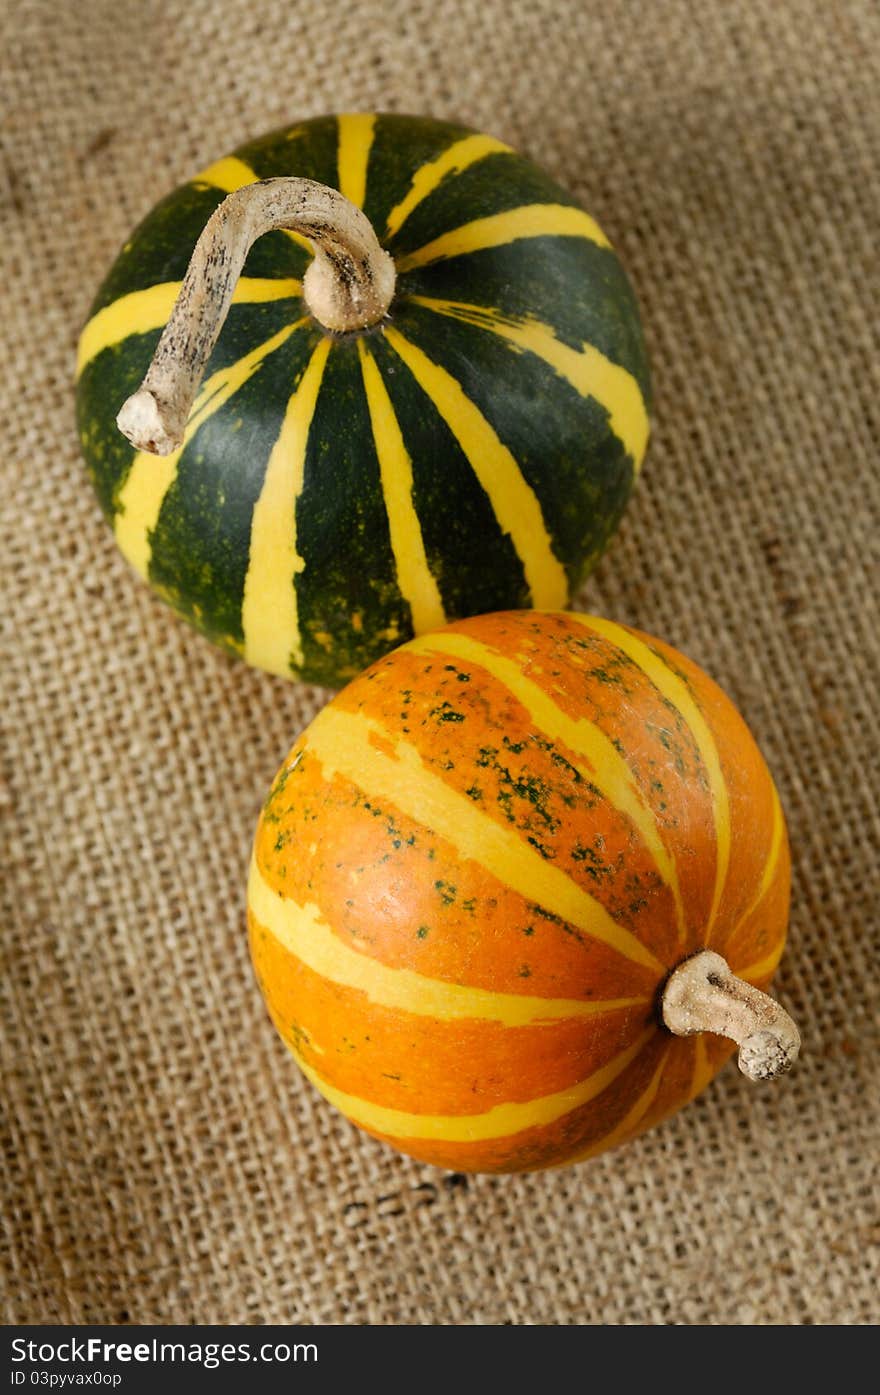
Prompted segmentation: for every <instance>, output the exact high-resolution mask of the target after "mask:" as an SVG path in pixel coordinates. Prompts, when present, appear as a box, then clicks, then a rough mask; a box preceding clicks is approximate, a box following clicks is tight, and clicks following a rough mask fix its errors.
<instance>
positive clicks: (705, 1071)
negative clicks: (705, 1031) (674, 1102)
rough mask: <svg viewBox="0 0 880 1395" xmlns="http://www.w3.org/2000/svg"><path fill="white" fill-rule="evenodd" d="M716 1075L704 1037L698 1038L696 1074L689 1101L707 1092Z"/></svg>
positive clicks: (695, 1050) (692, 1082) (695, 1062)
mask: <svg viewBox="0 0 880 1395" xmlns="http://www.w3.org/2000/svg"><path fill="white" fill-rule="evenodd" d="M714 1073H715V1070H714V1067H713V1065H712V1063H711V1061H710V1060H709V1053H708V1051H707V1050H706V1040H705V1038H704V1037H702V1036H698V1037H697V1038H696V1040H695V1042H694V1073H693V1075H692V1076H691V1084H690V1089H689V1091H688V1099H691V1100H692V1099H696V1097H697V1095H699V1094H700V1093H701V1091H703V1090H705V1088H706V1086H707V1085H708V1084H709V1081H710V1080H711V1079H712V1076H713V1075H714Z"/></svg>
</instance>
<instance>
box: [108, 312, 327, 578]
mask: <svg viewBox="0 0 880 1395" xmlns="http://www.w3.org/2000/svg"><path fill="white" fill-rule="evenodd" d="M308 323H309V321H308V320H305V319H302V320H297V321H296V323H295V324H292V325H285V327H284V329H281V330H279V331H278V333H277V334H273V335H272V338H271V339H267V340H266V341H265V342H264V343H262V344H258V345H257V347H256V348H255V349H252V350H251V352H250V353H249V354H245V356H244V357H243V358H240V359H238V360H237V361H236V362H235V363H231V364H228V365H227V367H226V368H221V369H219V370H218V371H217V372H216V373H213V374H212V375H211V377H210V378H207V379H206V380H205V382H204V383H202V386H201V389H200V391H199V395H198V397H197V398H196V400H195V403H194V404H193V409H192V411H191V412H190V416H189V420H188V422H187V424H186V431H185V432H184V437H183V443H182V444H181V445H180V446H178V448H177V450H175V451H172V452H171V454H170V455H153V454H151V453H150V452H149V451H138V453H137V454H136V455H135V457H134V459H133V460H132V462H131V468H130V470H129V472H128V477H127V478H126V481H125V483H124V485H123V486H122V488H121V490H120V491H119V498H118V500H117V514H116V519H115V522H114V532H115V534H116V541H117V543H118V544H119V547H120V550H121V551H122V553H123V555H124V556H125V557H126V558H127V559H128V561H129V562H130V563H131V565H132V566H133V567H134V568H135V570H136V571H138V572H140V574H141V576H143V577H146V576H147V575H148V573H149V568H150V554H151V550H152V546H151V542H150V535H151V534H152V532H153V529H154V528H155V527H156V524H157V522H158V520H159V513H160V511H161V508H162V504H163V501H164V499H165V495H166V494H167V493H168V490H169V489H170V488H171V486H172V484H173V483H174V481H175V479H176V478H177V466H178V463H179V461H180V457H181V456H182V455H183V452H184V451H185V450H186V448H187V446H188V445H189V443H190V441H191V440H192V438H193V436H194V435H195V434H196V432H197V431H198V429H199V427H200V426H203V425H204V423H205V422H206V421H207V420H208V418H209V417H211V416H213V415H214V413H215V412H216V411H219V409H220V408H221V407H223V406H225V404H226V403H227V402H228V401H229V399H230V398H231V397H233V396H234V395H235V393H237V392H238V390H239V388H241V387H243V386H244V384H245V383H246V382H247V381H248V379H249V378H252V377H253V375H254V373H256V372H257V371H258V369H259V368H260V367H261V365H262V364H263V362H264V360H265V359H267V358H268V356H269V355H270V354H272V353H274V352H275V350H276V349H280V347H281V345H282V344H284V343H286V342H287V340H288V339H289V338H290V336H291V334H293V333H294V331H295V330H297V329H299V328H300V327H301V326H302V325H305V324H308Z"/></svg>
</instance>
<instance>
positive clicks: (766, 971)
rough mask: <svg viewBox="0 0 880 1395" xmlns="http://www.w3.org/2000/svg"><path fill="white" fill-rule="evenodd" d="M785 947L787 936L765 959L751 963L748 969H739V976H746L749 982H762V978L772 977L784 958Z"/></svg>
mask: <svg viewBox="0 0 880 1395" xmlns="http://www.w3.org/2000/svg"><path fill="white" fill-rule="evenodd" d="M784 949H785V938H784V937H783V939H781V940H780V942H779V944H778V945H777V946H776V948H775V949H772V950H771V951H770V953H769V954H766V955H765V956H764V958H763V959H759V960H757V961H756V963H754V964H750V965H749V967H748V968H747V969H737V971H736V974H737V977H738V978H744V979H745V980H746V982H747V983H760V982H761V980H762V979H765V978H770V977H771V975H772V974H774V973H775V972H776V970H777V969H778V967H779V961H780V959H781V958H782V951H783V950H784Z"/></svg>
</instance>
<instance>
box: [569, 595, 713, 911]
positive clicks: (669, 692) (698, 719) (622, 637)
mask: <svg viewBox="0 0 880 1395" xmlns="http://www.w3.org/2000/svg"><path fill="white" fill-rule="evenodd" d="M572 619H573V620H576V621H577V622H578V623H579V624H582V625H583V626H584V627H585V628H586V629H588V630H592V631H594V633H596V634H598V635H601V636H602V637H603V639H607V640H608V642H609V643H610V644H613V645H614V646H615V647H616V648H617V649H620V650H621V651H622V652H623V653H624V654H626V656H627V657H628V658H629V659H631V660H632V661H633V663H634V664H635V665H636V667H637V668H640V669H641V671H642V673H644V675H645V677H646V678H649V679H650V681H651V682H652V683H653V685H654V687H655V688H656V689H657V690H658V692H660V693H661V694H662V695H663V697H665V698H666V700H667V702H670V703H671V704H672V706H673V707H674V708H675V710H676V712H678V714H679V716H680V717H681V718H682V720H683V721H684V723H685V724H686V726H687V727H688V729H689V731H690V733H691V735H692V737H693V739H694V741H695V742H696V745H697V750H698V752H699V755H700V759H701V761H702V763H703V766H704V768H705V771H706V776H707V779H708V781H709V793H710V796H711V800H712V814H713V819H714V823H715V849H716V857H715V886H714V889H713V893H712V905H711V908H710V911H709V918H708V921H707V924H706V938H707V939H708V937H709V935H710V933H711V930H712V926H713V925H714V922H715V916H716V915H717V913H718V907H719V905H720V904H721V896H722V894H723V891H724V886H725V882H726V880H727V869H728V866H729V864H730V801H729V799H728V795H727V782H726V780H725V778H724V773H723V771H722V769H721V759H720V757H719V755H718V748H717V746H716V745H715V739H714V737H713V736H712V732H711V731H710V729H709V724H708V722H707V721H706V719H705V717H704V716H703V714H702V712H701V711H700V709H699V707H698V706H697V704H696V702H695V701H694V699H693V697H692V696H691V694H690V692H689V691H688V687H687V684H686V683H685V682H684V681H683V679H681V678H679V677H678V676H677V674H675V673H673V672H672V669H671V668H670V667H669V665H668V664H666V663H664V661H663V659H661V658H660V657H659V656H658V655H657V654H655V653H654V651H653V650H652V649H650V648H649V647H648V645H647V644H645V642H644V640H641V639H638V638H637V637H636V636H635V635H634V634H630V632H629V631H628V630H624V629H622V628H621V626H620V625H615V624H614V623H613V622H612V621H610V620H602V619H599V618H598V617H597V616H594V615H579V614H577V613H576V612H572Z"/></svg>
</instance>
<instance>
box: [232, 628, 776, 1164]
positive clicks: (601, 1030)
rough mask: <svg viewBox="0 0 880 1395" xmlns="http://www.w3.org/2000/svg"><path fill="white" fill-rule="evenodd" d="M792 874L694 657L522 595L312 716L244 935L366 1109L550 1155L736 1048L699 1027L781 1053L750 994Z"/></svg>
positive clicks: (445, 633) (645, 1122) (400, 659)
mask: <svg viewBox="0 0 880 1395" xmlns="http://www.w3.org/2000/svg"><path fill="white" fill-rule="evenodd" d="M789 881H790V860H789V851H788V842H787V837H786V830H785V822H784V818H783V815H782V810H781V807H780V803H779V799H778V796H777V793H776V790H775V788H774V785H773V782H772V779H771V777H770V775H769V773H768V770H767V767H766V765H765V763H764V761H763V759H762V757H761V755H760V752H759V751H758V749H757V746H756V745H755V742H754V740H753V739H752V737H751V735H750V733H749V731H748V729H747V727H746V725H745V723H744V722H743V720H742V718H741V717H740V716H739V714H738V713H737V711H736V709H735V708H734V707H733V705H732V704H731V703H730V702H729V700H728V699H727V698H726V697H725V695H724V694H723V693H722V692H721V691H720V689H719V688H717V687H716V685H715V684H714V683H713V682H712V681H711V680H710V679H709V678H708V677H707V676H706V675H705V674H704V673H703V672H702V671H701V670H700V669H699V668H698V667H697V666H696V665H695V664H693V663H691V662H690V661H689V660H688V659H686V658H685V657H684V656H683V655H681V654H679V653H677V652H676V651H675V650H673V649H671V648H670V647H669V646H667V645H665V644H662V643H661V642H659V641H658V640H654V639H651V638H649V637H648V636H646V635H642V634H639V633H638V632H637V631H634V630H630V629H627V628H625V627H623V626H619V625H615V624H612V623H610V622H609V621H606V620H601V619H598V618H596V617H592V616H586V615H575V614H569V613H563V612H557V613H540V612H534V611H533V612H528V611H520V612H515V613H514V612H510V613H507V614H497V615H488V616H481V617H478V618H475V619H468V620H463V621H459V622H457V623H456V624H454V625H451V626H449V627H447V628H445V629H443V630H441V631H439V632H436V633H432V634H427V635H424V636H421V637H420V638H417V639H415V640H413V641H411V642H410V643H408V644H406V645H403V646H402V647H400V648H398V649H397V650H395V651H394V652H393V653H391V654H390V655H388V656H386V657H385V658H383V659H381V660H379V661H378V662H377V663H376V664H374V665H373V666H372V667H371V668H370V669H369V670H368V671H367V672H365V673H364V674H362V675H361V676H360V677H359V678H357V679H356V680H355V681H354V682H353V683H351V684H349V686H348V687H347V688H345V689H344V690H343V691H342V692H341V693H339V694H338V695H337V696H336V698H335V699H334V700H333V701H332V702H331V703H330V704H329V705H328V706H327V707H326V708H325V709H324V710H323V711H322V712H321V713H320V714H319V715H318V716H317V717H316V718H315V720H314V721H313V722H312V723H311V725H310V726H309V727H308V728H307V729H306V730H305V731H304V732H303V734H302V736H301V737H300V739H299V740H298V741H297V742H296V745H295V746H294V747H293V750H292V751H291V753H290V755H289V757H288V759H287V761H286V762H285V763H284V765H283V767H282V769H281V771H280V772H279V774H278V776H277V778H276V780H275V782H274V784H273V786H272V789H271V791H270V793H269V796H268V799H267V801H266V804H265V806H264V809H263V812H262V815H261V817H260V821H259V824H258V828H257V833H256V840H255V846H254V856H253V861H252V866H251V875H250V883H249V893H248V919H249V926H250V944H251V953H252V957H253V961H254V965H255V969H256V973H257V977H258V980H259V983H260V986H261V989H262V992H263V994H264V997H265V1000H266V1003H267V1006H268V1009H269V1012H270V1015H271V1017H272V1020H273V1021H274V1023H275V1025H276V1027H277V1029H278V1031H279V1033H280V1034H281V1036H282V1038H283V1040H284V1041H285V1043H286V1044H287V1045H288V1047H289V1048H290V1050H291V1051H292V1052H293V1054H294V1055H295V1056H296V1059H297V1060H298V1062H299V1064H300V1066H301V1067H302V1069H303V1071H304V1072H305V1074H306V1075H307V1076H308V1078H309V1079H310V1080H311V1081H312V1082H313V1083H314V1084H315V1085H316V1086H317V1088H318V1089H319V1090H320V1091H322V1092H323V1094H324V1095H326V1096H327V1098H328V1099H329V1100H331V1101H332V1102H333V1103H334V1104H335V1105H337V1106H338V1107H339V1108H340V1109H341V1110H342V1111H343V1112H344V1113H345V1114H346V1115H347V1116H348V1117H349V1118H350V1119H351V1120H352V1121H353V1122H354V1123H356V1124H358V1125H360V1126H361V1127H363V1128H364V1129H366V1130H368V1131H369V1132H371V1133H373V1134H375V1135H376V1136H378V1137H380V1138H383V1139H385V1140H386V1141H388V1142H391V1143H393V1144H394V1145H395V1146H396V1147H398V1148H400V1149H401V1150H402V1151H404V1152H407V1153H410V1154H413V1155H414V1156H415V1157H417V1158H421V1159H423V1160H424V1161H426V1162H430V1163H436V1164H438V1165H439V1166H442V1167H448V1168H452V1169H453V1170H456V1171H468V1170H472V1171H488V1172H504V1171H520V1170H529V1169H534V1168H544V1167H551V1166H555V1165H558V1164H563V1163H569V1162H574V1161H578V1160H580V1159H582V1158H586V1157H590V1156H592V1155H593V1154H595V1153H597V1152H600V1151H602V1150H603V1149H605V1148H610V1147H613V1146H616V1145H617V1144H620V1143H623V1142H625V1141H626V1140H627V1139H629V1138H632V1137H633V1136H634V1135H636V1134H638V1133H640V1132H641V1131H642V1130H643V1129H646V1128H649V1127H650V1126H651V1125H653V1124H655V1123H657V1122H658V1121H660V1120H661V1119H663V1118H665V1117H666V1116H667V1115H669V1114H670V1113H672V1112H673V1111H674V1110H676V1109H678V1108H679V1107H680V1106H681V1105H683V1104H685V1103H686V1102H687V1101H688V1100H690V1099H692V1098H693V1097H694V1096H695V1095H696V1094H698V1093H699V1092H700V1091H701V1090H702V1089H703V1088H704V1087H705V1086H706V1085H707V1084H708V1083H709V1081H710V1080H711V1079H712V1077H713V1076H714V1075H715V1073H716V1071H718V1070H719V1069H720V1067H721V1065H722V1064H723V1063H724V1062H725V1060H726V1059H727V1058H728V1056H729V1055H730V1053H731V1051H732V1050H733V1045H732V1043H731V1041H729V1040H728V1039H727V1037H726V1036H718V1035H713V1034H710V1035H705V1034H704V1033H705V1032H706V1031H709V1032H710V1033H716V1032H719V1031H723V1032H725V1033H727V1034H728V1035H730V1036H733V1037H734V1038H735V1039H736V1040H737V1041H740V1042H741V1044H742V1049H741V1053H740V1062H741V1065H743V1052H748V1050H752V1047H753V1046H754V1043H755V1042H756V1041H757V1044H758V1046H759V1047H760V1048H761V1050H762V1052H763V1061H762V1062H761V1063H759V1065H758V1068H757V1069H747V1066H746V1065H743V1068H744V1069H747V1073H749V1074H751V1075H753V1076H754V1077H755V1078H759V1077H760V1078H765V1077H769V1076H771V1075H773V1074H776V1073H779V1072H780V1071H781V1070H782V1069H785V1068H787V1065H788V1064H790V1062H791V1060H792V1059H793V1055H794V1054H795V1053H796V1050H797V1033H796V1031H795V1030H794V1028H793V1024H791V1022H790V1019H788V1018H787V1017H786V1015H785V1014H783V1013H781V1009H779V1007H778V1005H777V1004H775V1003H773V1001H772V1000H771V999H769V998H767V997H766V996H764V995H763V993H758V992H756V991H755V990H763V989H765V988H766V987H767V986H768V984H769V982H770V979H771V978H772V976H773V973H774V971H775V969H776V966H777V964H778V962H779V959H780V956H781V954H782V949H783V945H784V942H785V933H786V925H787V919H788V903H789ZM702 964H705V965H706V966H707V968H706V969H705V970H704V971H703V979H704V982H703V983H702V984H700V983H698V984H697V987H696V989H695V988H694V983H693V982H692V981H690V980H692V979H693V978H694V975H696V977H697V978H699V971H700V966H701V965H702ZM730 971H732V973H733V974H735V975H737V976H738V978H737V979H735V980H731V981H730V982H727V980H728V978H729V974H730ZM688 976H690V977H688ZM679 980H681V981H682V986H681V991H680V992H678V994H677V1002H676V1004H674V1005H673V1006H675V1007H676V1009H677V1016H675V1017H673V1015H672V1012H671V1009H670V1008H669V1006H668V1003H667V1000H668V998H669V996H670V995H669V990H670V988H671V987H672V985H673V983H675V984H676V985H678V983H679ZM703 990H705V995H707V996H708V1000H709V1001H708V1008H707V1010H705V1011H704V1007H703V1004H702V1003H701V998H700V995H701V992H702V991H703ZM705 995H704V996H705ZM783 1018H784V1019H785V1022H786V1023H787V1024H788V1026H787V1027H784V1026H783V1025H781V1022H782V1019H783ZM746 1019H748V1020H746ZM744 1022H745V1026H744V1025H743V1024H744ZM667 1024H668V1025H667ZM765 1027H766V1028H767V1029H768V1031H767V1032H764V1031H763V1029H764V1028H765ZM670 1029H671V1030H670ZM673 1032H675V1033H679V1032H685V1033H689V1032H694V1033H699V1034H698V1035H684V1036H680V1035H673ZM753 1033H754V1036H753ZM765 1036H767V1037H768V1040H769V1049H767V1042H765V1041H764V1037H765ZM747 1042H748V1043H751V1045H750V1046H747V1044H746V1043H747ZM753 1054H754V1053H753Z"/></svg>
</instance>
